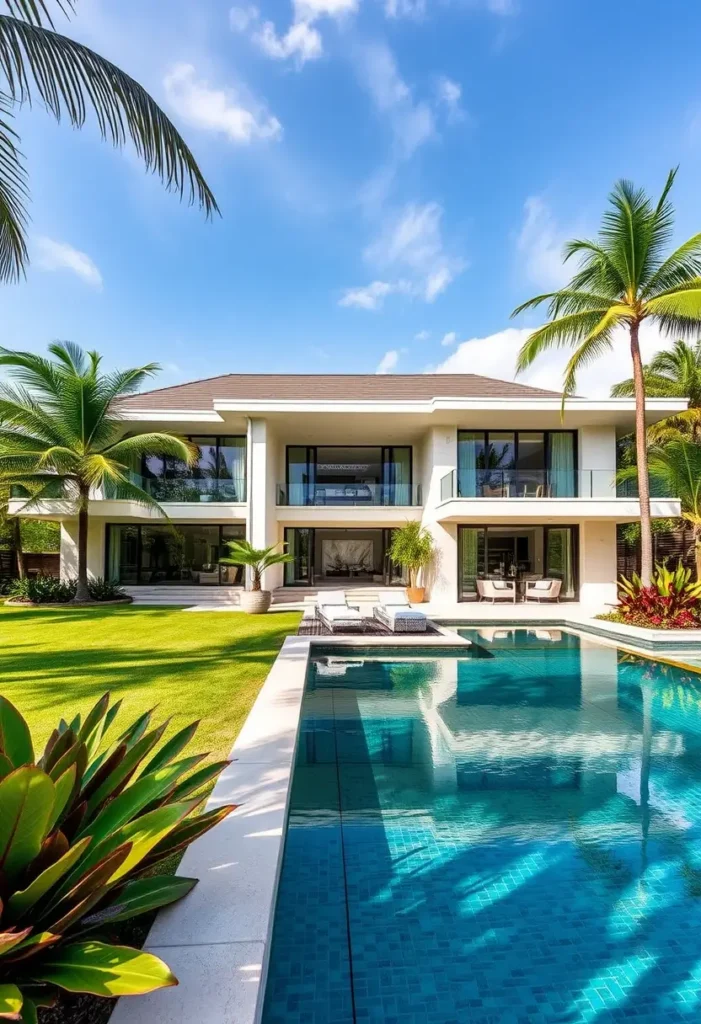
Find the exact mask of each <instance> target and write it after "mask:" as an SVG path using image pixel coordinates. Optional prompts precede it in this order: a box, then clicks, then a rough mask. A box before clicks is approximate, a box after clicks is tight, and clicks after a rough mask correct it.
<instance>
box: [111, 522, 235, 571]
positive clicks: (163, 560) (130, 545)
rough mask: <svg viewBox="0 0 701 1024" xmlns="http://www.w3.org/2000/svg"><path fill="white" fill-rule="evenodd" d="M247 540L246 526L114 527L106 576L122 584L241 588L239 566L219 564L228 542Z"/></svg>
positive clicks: (128, 524) (112, 526)
mask: <svg viewBox="0 0 701 1024" xmlns="http://www.w3.org/2000/svg"><path fill="white" fill-rule="evenodd" d="M245 536H246V528H245V526H244V525H243V523H241V524H239V523H235V524H228V523H227V524H226V525H224V524H210V523H207V524H202V525H199V524H198V525H192V524H178V525H175V524H173V525H167V524H162V523H158V524H153V525H151V524H149V525H143V526H142V525H138V524H136V523H109V524H108V525H107V538H106V571H105V576H106V577H107V578H108V579H110V580H113V581H114V582H115V583H123V584H139V583H149V584H151V585H154V584H173V583H181V584H202V585H207V584H209V585H213V584H214V585H219V584H223V585H234V584H236V585H238V584H241V583H242V582H243V570H242V569H241V567H240V566H226V565H219V559H220V558H221V557H222V556H223V555H225V554H226V552H227V549H226V542H227V541H228V540H237V539H241V538H244V537H245Z"/></svg>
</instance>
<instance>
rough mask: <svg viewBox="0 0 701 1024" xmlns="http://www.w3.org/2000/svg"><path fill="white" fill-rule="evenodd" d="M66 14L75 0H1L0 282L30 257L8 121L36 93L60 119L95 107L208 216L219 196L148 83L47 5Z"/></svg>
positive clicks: (110, 134)
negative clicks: (57, 19) (62, 25)
mask: <svg viewBox="0 0 701 1024" xmlns="http://www.w3.org/2000/svg"><path fill="white" fill-rule="evenodd" d="M52 5H53V6H54V8H55V9H56V10H57V11H60V12H61V13H62V14H64V15H70V14H71V13H72V12H73V8H74V0H0V9H1V8H5V9H6V10H8V11H9V14H0V282H9V281H15V280H17V279H18V278H19V277H20V276H21V275H22V274H23V273H24V272H25V270H26V267H27V263H28V252H27V240H26V224H27V213H26V202H27V199H28V198H29V191H28V187H27V173H26V169H25V166H24V158H23V156H22V153H21V152H20V149H19V145H20V139H19V136H18V135H17V133H16V131H15V130H14V129H13V127H12V119H13V115H14V112H15V109H16V107H17V106H19V105H21V104H24V103H27V104H31V103H32V102H36V101H37V100H38V101H39V103H40V105H41V106H43V107H44V109H46V110H48V112H49V113H50V114H53V116H54V117H55V118H56V120H57V121H60V120H62V119H63V118H66V119H67V120H68V121H69V122H70V124H71V125H73V127H75V128H82V126H83V124H84V123H85V119H86V115H87V112H88V110H90V109H91V110H92V111H93V113H94V114H95V117H96V119H97V125H98V128H99V130H100V133H101V134H102V137H103V138H104V139H107V140H108V141H110V142H112V144H113V145H114V146H117V147H121V146H123V145H124V143H125V141H126V138H127V134H128V135H129V137H130V138H131V140H132V142H133V144H134V146H135V148H136V151H137V153H138V154H139V156H140V157H141V159H142V160H143V161H144V163H145V164H146V167H147V169H148V170H150V171H153V172H154V173H156V174H158V175H159V177H160V178H161V179H162V180H163V181H164V182H165V184H166V187H167V188H169V189H173V190H174V191H176V192H177V193H178V194H179V195H180V196H181V197H182V196H183V194H185V193H187V194H188V196H189V200H190V202H191V203H193V202H197V203H198V204H199V206H200V207H201V208H203V209H204V210H205V212H206V213H207V215H208V216H209V215H210V214H211V213H212V212H214V211H216V210H217V204H216V200H215V199H214V196H213V195H212V193H211V191H210V189H209V186H208V185H207V183H206V181H205V180H204V178H203V177H202V174H201V173H200V170H199V168H198V166H197V163H196V161H195V158H194V157H193V155H192V153H191V152H190V150H189V149H188V147H187V145H186V144H185V142H184V141H183V139H182V138H181V136H180V135H179V133H178V132H177V131H176V129H175V127H174V126H173V124H172V123H171V121H170V120H169V119H168V118H167V117H166V115H165V114H164V113H163V111H162V110H161V109H160V107H159V106H158V105H157V104H156V103H155V102H154V100H153V99H151V97H150V96H149V94H148V93H147V92H146V90H145V89H143V88H142V86H140V85H139V83H138V82H135V81H134V79H133V78H130V77H129V75H127V74H125V73H124V72H123V71H121V70H120V68H118V67H116V65H114V64H112V63H110V61H108V60H105V59H104V57H100V55H99V54H97V53H95V52H94V51H93V50H90V49H88V47H87V46H83V45H82V44H81V43H77V42H76V41H75V40H74V39H69V38H68V37H67V36H63V35H60V34H59V33H58V32H56V31H55V30H54V24H53V21H52V18H51V13H50V10H49V8H50V7H51V6H52Z"/></svg>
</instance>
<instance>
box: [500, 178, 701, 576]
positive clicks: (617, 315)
mask: <svg viewBox="0 0 701 1024" xmlns="http://www.w3.org/2000/svg"><path fill="white" fill-rule="evenodd" d="M676 173H677V172H676V170H673V171H670V173H669V176H668V177H667V181H666V183H665V187H664V189H663V190H662V195H661V196H660V198H659V200H658V201H657V203H655V202H654V201H653V200H652V199H651V198H650V197H649V196H648V195H647V194H646V193H645V191H644V190H643V189H639V188H636V187H635V186H634V185H633V184H632V183H631V182H629V181H619V182H617V184H616V185H615V187H614V189H613V191H612V192H611V195H610V197H609V203H610V207H609V209H608V210H607V211H606V212H605V213H604V216H603V218H602V223H601V228H600V230H599V235H598V238H597V239H596V240H594V241H592V240H589V239H574V240H572V241H570V242H568V243H567V244H566V245H565V247H564V251H563V259H564V260H569V259H571V258H572V257H576V258H578V260H579V268H578V270H577V272H576V273H575V274H574V276H573V277H572V280H571V281H570V283H569V285H567V287H565V288H562V289H560V290H559V291H556V292H548V293H547V294H545V295H537V296H535V298H533V299H530V300H529V301H528V302H524V303H523V305H521V306H519V307H518V308H517V309H515V310H514V313H513V314H512V315H514V316H515V315H516V314H518V313H521V312H523V311H524V310H526V309H533V308H535V307H537V306H540V305H541V303H547V304H548V317H549V322H548V323H546V324H544V326H542V327H539V328H538V329H537V330H535V331H533V333H532V334H531V335H530V337H529V338H528V340H527V341H526V343H525V344H524V346H523V347H522V349H521V351H520V353H519V357H518V362H517V368H518V370H519V371H521V370H524V369H525V368H526V367H527V366H530V364H531V363H532V362H533V361H534V360H535V359H537V358H538V356H539V355H540V354H541V352H544V351H545V350H546V349H550V348H555V347H557V348H563V347H567V348H573V349H574V353H573V355H572V357H571V358H570V360H569V362H568V364H567V367H566V369H565V380H564V389H563V390H564V395H563V404H564V400H565V397H566V396H567V395H571V394H572V393H573V392H574V390H575V386H576V380H577V373H578V371H579V370H580V369H581V368H582V367H584V366H587V365H588V364H589V363H591V362H593V361H594V360H596V359H599V358H600V357H601V356H605V355H606V354H607V353H608V352H609V351H610V350H611V349H612V348H613V346H614V344H615V345H620V344H622V343H623V339H624V338H626V336H627V339H628V344H629V346H630V354H631V359H632V362H633V382H634V383H633V391H634V394H635V443H636V455H637V465H638V491H639V494H640V530H641V573H640V575H641V578H642V580H643V582H644V583H645V584H649V582H650V577H651V573H652V531H651V527H650V486H649V480H648V465H647V443H646V436H645V381H644V376H643V364H642V359H641V357H640V342H639V333H640V325H641V324H642V323H644V322H645V321H650V322H652V323H655V324H657V325H658V326H659V327H660V328H661V329H662V330H663V331H664V332H666V333H668V334H676V335H677V336H678V337H681V338H684V337H689V336H692V335H696V334H698V332H699V329H701V234H697V235H693V236H692V237H691V238H690V239H688V241H686V242H684V244H683V245H681V246H679V248H678V249H676V250H675V251H674V252H672V253H671V254H670V255H668V256H665V252H666V250H667V246H668V243H669V241H670V237H671V234H672V228H673V224H674V208H673V207H672V204H671V203H670V201H669V193H670V189H671V188H672V185H673V184H674V178H675V176H676Z"/></svg>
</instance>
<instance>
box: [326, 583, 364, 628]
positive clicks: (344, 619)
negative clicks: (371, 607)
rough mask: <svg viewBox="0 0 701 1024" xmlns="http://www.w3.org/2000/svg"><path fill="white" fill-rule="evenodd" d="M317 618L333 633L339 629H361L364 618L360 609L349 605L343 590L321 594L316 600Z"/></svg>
mask: <svg viewBox="0 0 701 1024" xmlns="http://www.w3.org/2000/svg"><path fill="white" fill-rule="evenodd" d="M316 614H317V618H319V619H321V621H322V622H323V624H324V625H325V626H326V628H327V629H329V630H330V631H331V632H332V633H333V632H335V630H337V629H361V630H362V628H363V623H364V621H365V620H364V619H363V616H362V615H361V614H360V609H359V608H358V607H356V606H355V605H349V604H348V601H347V600H346V595H345V592H344V591H343V590H329V591H327V593H325V594H320V595H319V597H318V598H317V602H316Z"/></svg>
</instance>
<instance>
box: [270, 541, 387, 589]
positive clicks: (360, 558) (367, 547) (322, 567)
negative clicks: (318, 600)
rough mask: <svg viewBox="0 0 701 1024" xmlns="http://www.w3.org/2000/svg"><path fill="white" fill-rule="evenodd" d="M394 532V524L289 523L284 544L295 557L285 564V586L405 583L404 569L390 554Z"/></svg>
mask: <svg viewBox="0 0 701 1024" xmlns="http://www.w3.org/2000/svg"><path fill="white" fill-rule="evenodd" d="M393 533H394V528H390V529H387V528H385V529H372V528H370V529H362V528H360V527H358V528H351V529H331V528H328V529H327V528H321V527H316V528H312V527H306V526H303V527H299V526H291V527H288V528H287V529H286V530H285V545H286V551H287V552H288V553H289V554H291V555H292V561H291V562H287V563H286V564H285V586H322V587H323V586H325V585H328V586H330V587H333V586H339V587H342V586H344V585H347V584H358V585H361V584H363V583H368V582H371V583H374V584H378V585H380V586H385V587H390V586H395V585H396V586H406V582H407V581H406V576H405V573H404V571H403V570H402V568H401V566H398V565H395V563H394V562H392V561H391V559H390V557H389V554H388V552H389V549H390V545H391V543H392V534H393Z"/></svg>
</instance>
